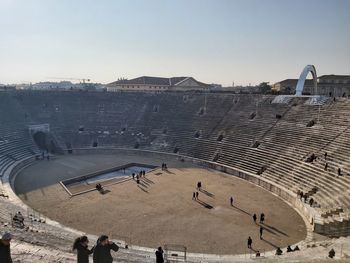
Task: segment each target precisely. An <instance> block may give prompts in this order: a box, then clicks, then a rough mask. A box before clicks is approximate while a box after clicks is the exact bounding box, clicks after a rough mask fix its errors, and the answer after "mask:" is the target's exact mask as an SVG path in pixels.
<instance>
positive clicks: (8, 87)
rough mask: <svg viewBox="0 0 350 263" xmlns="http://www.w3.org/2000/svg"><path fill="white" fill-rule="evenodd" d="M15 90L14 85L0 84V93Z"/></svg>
mask: <svg viewBox="0 0 350 263" xmlns="http://www.w3.org/2000/svg"><path fill="white" fill-rule="evenodd" d="M15 89H16V85H4V84H0V91H4V90H15Z"/></svg>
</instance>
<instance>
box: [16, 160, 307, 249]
mask: <svg viewBox="0 0 350 263" xmlns="http://www.w3.org/2000/svg"><path fill="white" fill-rule="evenodd" d="M163 161H166V162H167V164H168V167H169V170H168V171H162V170H161V169H158V170H156V171H154V172H151V173H149V174H147V176H146V178H145V179H143V180H142V181H141V184H140V185H137V184H136V182H135V181H133V180H131V181H127V182H124V183H121V184H115V185H112V186H109V187H108V190H109V191H110V192H109V193H107V194H105V195H101V194H99V193H98V192H97V191H93V192H90V193H87V194H83V195H80V196H75V197H73V198H69V196H68V195H67V193H66V192H65V191H64V189H63V188H62V186H61V185H59V184H58V181H60V180H62V179H66V178H70V177H74V176H78V175H82V174H84V173H87V172H94V171H97V170H101V169H102V168H103V167H105V168H106V167H107V168H108V167H111V166H113V165H121V164H125V163H129V162H140V163H149V164H153V165H160V164H161V163H162V162H163ZM43 178H44V179H43ZM198 181H201V182H202V184H203V186H204V187H203V188H204V191H202V192H199V201H194V200H192V193H193V192H194V191H196V189H195V186H196V183H197V182H198ZM16 190H17V192H18V194H19V196H20V197H21V198H22V199H23V200H24V201H25V202H26V203H27V204H28V205H30V206H31V207H33V208H34V209H36V210H38V211H40V212H41V213H43V214H44V215H46V216H48V217H49V218H51V219H54V220H57V221H59V222H61V223H63V224H65V225H67V226H70V227H73V228H76V229H79V230H82V231H84V232H87V233H93V234H102V233H106V234H108V235H109V236H110V237H112V238H123V237H125V238H126V239H127V240H128V241H129V242H131V243H132V244H135V245H141V246H147V247H157V246H159V245H164V244H181V245H185V246H187V248H188V251H190V252H199V253H215V254H240V253H246V252H247V251H248V250H247V248H246V243H247V241H246V240H247V238H248V236H251V237H252V239H253V248H254V249H259V250H260V251H264V250H266V251H267V250H274V249H275V247H276V246H280V247H284V246H287V245H288V244H293V243H296V242H298V241H300V240H302V239H304V238H305V236H306V228H305V225H304V222H303V220H302V218H301V217H300V216H299V215H298V214H297V213H296V212H295V211H294V210H293V209H292V208H291V207H289V206H288V205H287V204H286V203H285V202H283V201H282V200H281V199H279V198H277V197H276V196H274V195H272V194H271V193H269V192H267V191H265V190H264V189H262V188H259V187H256V186H255V185H253V184H250V183H248V182H246V181H244V180H242V179H239V178H236V177H232V176H227V175H225V174H223V173H220V172H217V171H212V170H207V169H203V168H200V167H196V166H194V165H193V164H190V163H181V162H179V161H177V160H175V159H174V160H170V159H169V160H166V159H158V160H155V159H151V158H148V157H145V156H135V155H132V156H125V155H121V156H116V155H113V156H112V155H98V156H97V155H78V156H77V155H73V156H61V157H57V158H56V159H54V160H52V161H38V162H37V163H35V164H34V165H32V166H30V167H28V168H27V169H25V170H23V171H22V172H21V173H20V174H19V175H18V177H17V179H16ZM230 196H233V197H234V199H235V202H234V206H230V202H229V198H230ZM261 212H264V213H265V215H266V220H265V224H264V225H263V227H264V233H263V240H260V239H259V225H257V224H255V223H254V222H253V220H252V214H253V213H256V214H257V215H259V214H260V213H261Z"/></svg>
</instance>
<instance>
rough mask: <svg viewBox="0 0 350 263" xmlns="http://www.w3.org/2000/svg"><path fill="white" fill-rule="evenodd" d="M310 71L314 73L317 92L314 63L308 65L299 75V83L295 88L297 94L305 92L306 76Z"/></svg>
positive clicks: (315, 84) (315, 85)
mask: <svg viewBox="0 0 350 263" xmlns="http://www.w3.org/2000/svg"><path fill="white" fill-rule="evenodd" d="M309 72H311V74H312V78H313V80H314V90H315V93H317V74H316V68H315V66H314V65H307V66H306V67H305V68H304V69H303V71H302V72H301V74H300V77H299V80H298V83H297V87H296V89H295V96H301V95H302V94H303V90H304V84H305V80H306V77H307V75H308V74H309Z"/></svg>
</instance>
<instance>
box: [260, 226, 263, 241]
mask: <svg viewBox="0 0 350 263" xmlns="http://www.w3.org/2000/svg"><path fill="white" fill-rule="evenodd" d="M263 231H264V228H263V227H262V226H261V227H260V239H262V235H263Z"/></svg>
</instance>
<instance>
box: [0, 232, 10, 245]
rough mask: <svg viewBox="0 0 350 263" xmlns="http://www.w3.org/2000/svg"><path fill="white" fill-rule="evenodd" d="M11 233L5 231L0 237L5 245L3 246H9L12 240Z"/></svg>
mask: <svg viewBox="0 0 350 263" xmlns="http://www.w3.org/2000/svg"><path fill="white" fill-rule="evenodd" d="M12 237H13V236H12V234H10V233H8V232H6V233H5V234H3V235H2V237H1V242H2V243H3V244H4V245H5V246H9V245H10V243H11V240H12Z"/></svg>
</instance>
